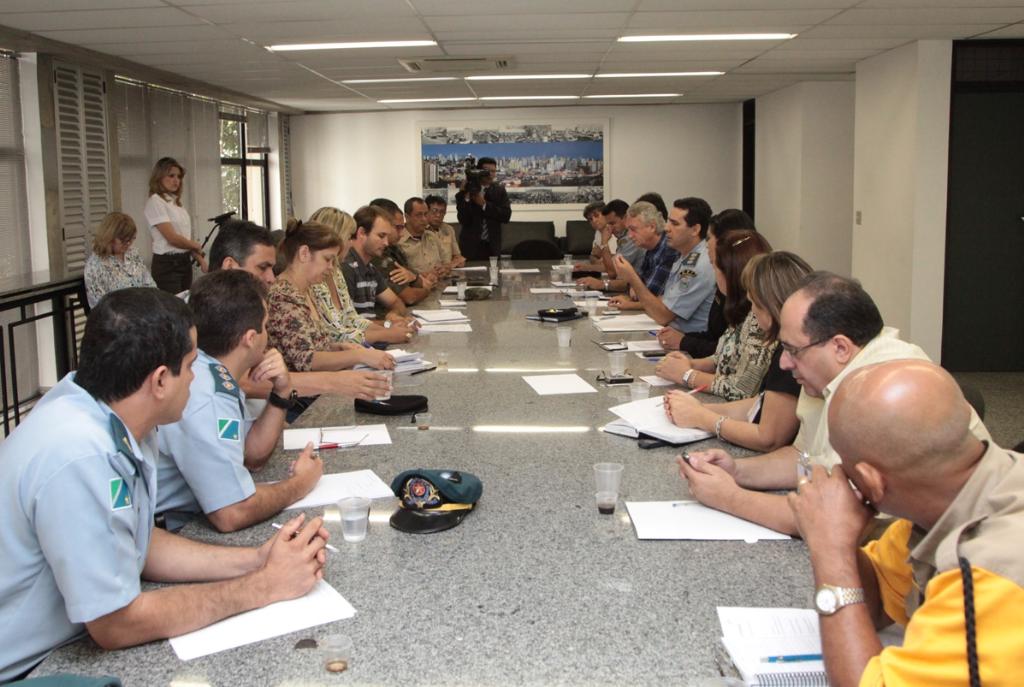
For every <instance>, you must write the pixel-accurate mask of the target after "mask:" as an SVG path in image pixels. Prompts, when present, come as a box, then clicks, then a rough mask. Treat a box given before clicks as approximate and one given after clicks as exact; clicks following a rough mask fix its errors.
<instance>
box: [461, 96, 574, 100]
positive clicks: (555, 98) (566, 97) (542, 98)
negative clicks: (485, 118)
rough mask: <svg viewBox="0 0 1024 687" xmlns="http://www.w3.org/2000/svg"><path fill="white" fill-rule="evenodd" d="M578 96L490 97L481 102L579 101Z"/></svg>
mask: <svg viewBox="0 0 1024 687" xmlns="http://www.w3.org/2000/svg"><path fill="white" fill-rule="evenodd" d="M579 99H580V97H579V96H578V95H489V96H487V97H484V98H480V100H579Z"/></svg>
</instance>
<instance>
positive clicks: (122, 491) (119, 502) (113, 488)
mask: <svg viewBox="0 0 1024 687" xmlns="http://www.w3.org/2000/svg"><path fill="white" fill-rule="evenodd" d="M131 507H132V494H131V492H130V491H128V485H127V484H126V483H125V481H124V480H123V479H122V478H120V477H115V478H113V479H112V480H110V510H124V509H125V508H131Z"/></svg>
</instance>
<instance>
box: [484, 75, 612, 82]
mask: <svg viewBox="0 0 1024 687" xmlns="http://www.w3.org/2000/svg"><path fill="white" fill-rule="evenodd" d="M591 76H593V75H592V74H480V75H477V76H467V77H466V81H516V80H522V79H589V78H590V77H591Z"/></svg>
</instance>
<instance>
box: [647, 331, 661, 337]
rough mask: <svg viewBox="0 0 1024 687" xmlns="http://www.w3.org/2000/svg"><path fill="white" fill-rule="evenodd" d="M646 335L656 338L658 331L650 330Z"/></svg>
mask: <svg viewBox="0 0 1024 687" xmlns="http://www.w3.org/2000/svg"><path fill="white" fill-rule="evenodd" d="M647 333H648V334H650V335H651V336H657V335H658V330H657V329H651V330H650V331H648V332H647Z"/></svg>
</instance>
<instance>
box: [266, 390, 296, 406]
mask: <svg viewBox="0 0 1024 687" xmlns="http://www.w3.org/2000/svg"><path fill="white" fill-rule="evenodd" d="M294 395H295V392H294V391H293V392H292V393H291V394H290V395H289V396H288V398H282V397H281V396H278V395H277V394H276V393H275V392H273V391H271V392H270V394H269V395H268V396H267V403H269V404H270V405H272V406H274V407H275V408H280V409H281V410H290V409H291V407H292V405H293V404H294V403H295V400H294V399H293V398H292V397H293V396H294Z"/></svg>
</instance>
